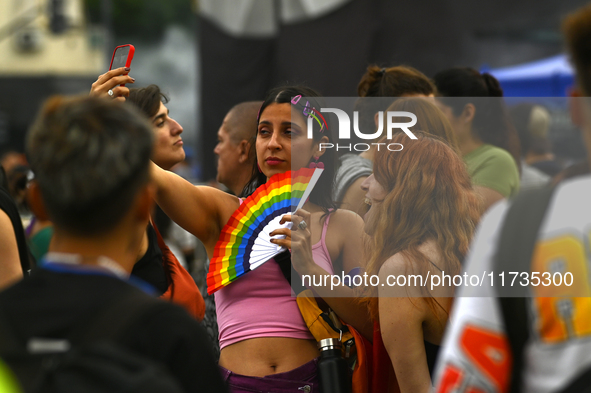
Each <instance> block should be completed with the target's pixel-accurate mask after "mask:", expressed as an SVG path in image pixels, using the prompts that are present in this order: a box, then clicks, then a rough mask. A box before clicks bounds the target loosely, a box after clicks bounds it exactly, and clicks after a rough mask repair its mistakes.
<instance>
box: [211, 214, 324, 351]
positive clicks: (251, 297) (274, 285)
mask: <svg viewBox="0 0 591 393" xmlns="http://www.w3.org/2000/svg"><path fill="white" fill-rule="evenodd" d="M329 220H330V215H328V216H327V217H326V220H325V222H324V225H323V226H322V237H321V239H320V241H319V242H318V243H316V244H314V245H313V246H312V255H313V256H314V262H316V264H317V265H319V266H320V267H322V268H323V269H324V270H326V271H327V272H328V273H329V274H333V273H334V270H333V267H332V261H331V259H330V254H329V253H328V249H327V248H326V230H327V228H328V222H329ZM215 305H216V311H217V318H218V327H219V338H220V348H224V347H226V346H228V345H231V344H235V343H237V342H240V341H242V340H247V339H250V338H259V337H287V338H299V339H305V340H312V339H314V337H313V336H312V334H311V333H310V331H309V330H308V327H307V326H306V323H305V322H304V319H303V318H302V315H301V314H300V310H299V308H298V305H297V302H296V298H295V297H294V293H293V291H292V290H291V286H290V285H289V283H288V282H287V280H286V279H285V277H284V276H283V273H281V269H280V268H279V265H278V264H277V263H276V262H275V260H269V261H267V262H265V263H264V264H262V265H261V266H259V267H258V268H256V269H255V270H253V271H251V272H248V273H247V274H245V275H244V276H242V277H240V278H239V279H238V280H236V281H235V282H234V283H232V284H230V285H228V286H227V287H224V288H222V289H220V290H219V291H217V292H216V293H215Z"/></svg>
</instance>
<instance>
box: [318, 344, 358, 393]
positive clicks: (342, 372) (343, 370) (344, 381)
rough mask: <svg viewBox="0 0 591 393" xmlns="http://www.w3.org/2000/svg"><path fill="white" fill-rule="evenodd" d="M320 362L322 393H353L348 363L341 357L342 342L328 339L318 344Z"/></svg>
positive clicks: (319, 371)
mask: <svg viewBox="0 0 591 393" xmlns="http://www.w3.org/2000/svg"><path fill="white" fill-rule="evenodd" d="M318 349H319V350H320V360H319V361H318V375H319V377H320V391H321V392H322V393H351V377H350V375H349V369H348V367H347V362H346V361H345V359H343V356H342V355H341V342H340V341H339V340H337V339H336V338H327V339H324V340H320V342H319V343H318Z"/></svg>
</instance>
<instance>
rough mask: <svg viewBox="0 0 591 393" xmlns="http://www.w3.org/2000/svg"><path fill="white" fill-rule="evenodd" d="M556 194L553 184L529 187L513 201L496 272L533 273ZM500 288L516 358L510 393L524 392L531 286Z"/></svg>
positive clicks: (505, 225) (505, 221)
mask: <svg viewBox="0 0 591 393" xmlns="http://www.w3.org/2000/svg"><path fill="white" fill-rule="evenodd" d="M553 193H554V188H553V187H545V188H542V189H533V190H526V191H524V192H521V193H520V194H519V195H518V196H517V197H516V198H515V199H514V200H513V202H512V203H511V206H510V207H509V209H508V211H507V213H506V215H505V219H504V222H503V224H502V230H501V233H500V237H499V243H498V245H497V251H496V254H495V257H494V266H495V270H496V271H498V272H504V273H505V274H506V275H507V276H509V272H510V271H511V272H527V274H529V272H530V270H531V258H532V255H533V251H534V247H535V245H536V242H537V239H538V233H539V230H540V226H541V224H542V221H543V219H544V217H545V215H546V214H545V213H546V210H547V207H548V205H549V203H550V200H551V199H552V195H553ZM496 290H497V295H498V297H499V304H500V307H501V314H502V317H503V321H504V324H505V331H506V333H507V339H508V341H509V346H510V349H511V354H512V359H513V361H512V366H511V379H510V386H509V391H508V392H509V393H517V392H520V391H521V385H522V380H523V375H522V374H523V373H522V371H523V366H524V357H523V355H524V354H523V351H524V347H525V344H526V342H527V341H528V339H529V324H528V306H527V298H528V296H529V293H528V291H529V288H528V287H522V286H521V285H517V286H514V287H500V286H497V287H496Z"/></svg>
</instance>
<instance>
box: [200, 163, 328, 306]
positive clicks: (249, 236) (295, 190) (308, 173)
mask: <svg viewBox="0 0 591 393" xmlns="http://www.w3.org/2000/svg"><path fill="white" fill-rule="evenodd" d="M322 171H323V169H321V168H302V169H299V170H297V171H295V172H291V171H289V172H285V173H280V174H277V175H274V176H273V177H271V178H270V179H269V181H267V183H265V184H263V185H261V186H260V187H259V188H257V190H256V191H255V192H254V193H253V194H252V195H251V196H249V197H248V198H246V199H245V200H244V202H243V203H242V204H241V205H240V207H239V208H238V209H236V211H235V212H234V214H232V216H231V217H230V219H229V220H228V223H227V224H226V225H225V226H224V228H223V229H222V231H221V233H220V238H219V240H218V242H217V243H216V245H215V249H214V253H213V258H212V259H211V261H210V264H209V273H208V274H207V293H209V294H210V295H211V294H212V293H214V292H215V291H217V290H218V289H220V288H222V287H224V286H226V285H228V284H229V283H231V282H233V281H234V280H236V279H237V278H238V277H240V276H242V275H243V274H245V273H246V272H249V271H250V270H253V269H256V268H257V267H259V266H260V265H262V264H263V263H264V262H266V261H268V260H269V259H271V258H273V257H274V256H275V255H277V254H279V253H281V252H282V251H284V248H282V247H279V246H277V245H275V244H273V243H271V241H270V240H271V237H270V236H269V233H271V232H272V231H274V230H275V229H278V228H285V227H288V228H291V222H288V223H285V224H283V225H280V224H279V221H280V220H281V217H282V216H283V215H284V214H286V213H290V212H292V211H296V210H298V209H301V208H302V206H303V205H304V203H306V200H307V199H308V196H309V195H310V192H312V189H313V188H314V185H315V184H316V182H317V181H318V178H319V177H320V175H321V174H322Z"/></svg>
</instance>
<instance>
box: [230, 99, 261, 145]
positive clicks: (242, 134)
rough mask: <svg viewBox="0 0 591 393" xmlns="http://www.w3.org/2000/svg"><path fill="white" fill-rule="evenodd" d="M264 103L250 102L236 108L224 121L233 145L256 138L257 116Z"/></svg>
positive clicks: (231, 110)
mask: <svg viewBox="0 0 591 393" xmlns="http://www.w3.org/2000/svg"><path fill="white" fill-rule="evenodd" d="M262 104H263V101H248V102H243V103H241V104H238V105H236V106H234V107H233V108H232V109H230V111H229V112H228V114H227V115H226V118H225V119H224V123H225V124H226V131H227V132H228V135H229V136H230V140H231V141H232V143H234V144H235V145H237V144H238V143H240V141H242V140H250V139H252V138H254V136H255V134H256V129H257V115H258V112H259V108H260V107H261V105H262Z"/></svg>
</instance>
